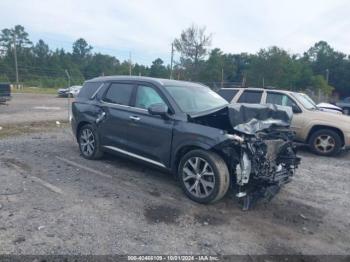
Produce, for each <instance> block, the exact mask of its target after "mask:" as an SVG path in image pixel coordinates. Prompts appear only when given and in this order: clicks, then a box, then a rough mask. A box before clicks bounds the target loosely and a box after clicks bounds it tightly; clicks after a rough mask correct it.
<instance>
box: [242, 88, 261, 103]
mask: <svg viewBox="0 0 350 262" xmlns="http://www.w3.org/2000/svg"><path fill="white" fill-rule="evenodd" d="M262 93H263V92H262V91H248V90H246V91H244V92H243V94H242V95H241V97H240V98H239V99H238V101H237V102H238V103H250V104H260V101H261V96H262Z"/></svg>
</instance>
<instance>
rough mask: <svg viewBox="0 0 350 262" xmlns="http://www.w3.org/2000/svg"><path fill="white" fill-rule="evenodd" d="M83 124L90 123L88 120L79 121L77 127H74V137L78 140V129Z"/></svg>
mask: <svg viewBox="0 0 350 262" xmlns="http://www.w3.org/2000/svg"><path fill="white" fill-rule="evenodd" d="M85 125H91V123H90V122H88V121H84V120H83V121H80V122H79V124H78V125H77V129H76V132H75V138H76V139H77V140H78V135H79V132H80V129H81V128H82V127H83V126H85Z"/></svg>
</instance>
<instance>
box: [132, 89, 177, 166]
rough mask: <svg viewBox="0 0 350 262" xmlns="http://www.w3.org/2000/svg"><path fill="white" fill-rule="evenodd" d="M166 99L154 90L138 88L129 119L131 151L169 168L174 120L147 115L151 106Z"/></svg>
mask: <svg viewBox="0 0 350 262" xmlns="http://www.w3.org/2000/svg"><path fill="white" fill-rule="evenodd" d="M158 103H164V104H166V102H165V99H164V97H162V95H161V93H160V92H159V91H158V90H157V89H156V88H155V87H153V86H147V85H139V86H138V87H137V90H136V94H135V99H134V101H133V105H132V106H133V111H132V112H130V115H129V129H128V140H129V141H128V148H129V149H130V151H131V152H132V153H134V154H137V155H140V156H142V157H144V158H147V159H148V160H151V161H149V162H154V164H158V165H159V166H162V165H165V166H169V161H170V151H171V150H170V149H171V142H172V132H173V120H171V119H163V118H162V117H160V116H155V115H151V114H149V113H148V107H149V106H150V105H152V104H158Z"/></svg>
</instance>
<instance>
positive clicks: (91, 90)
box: [78, 82, 102, 99]
mask: <svg viewBox="0 0 350 262" xmlns="http://www.w3.org/2000/svg"><path fill="white" fill-rule="evenodd" d="M101 85H102V83H101V82H87V83H85V84H84V85H83V87H82V88H81V90H80V92H79V94H78V98H83V99H91V97H92V95H93V94H95V92H96V91H97V89H98V88H99V87H100V86H101Z"/></svg>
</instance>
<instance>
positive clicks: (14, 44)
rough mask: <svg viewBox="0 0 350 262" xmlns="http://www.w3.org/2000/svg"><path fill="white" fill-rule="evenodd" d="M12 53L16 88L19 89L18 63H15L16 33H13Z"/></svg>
mask: <svg viewBox="0 0 350 262" xmlns="http://www.w3.org/2000/svg"><path fill="white" fill-rule="evenodd" d="M13 53H14V57H15V70H16V89H19V80H18V79H19V77H18V63H17V49H16V35H15V34H14V35H13Z"/></svg>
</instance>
